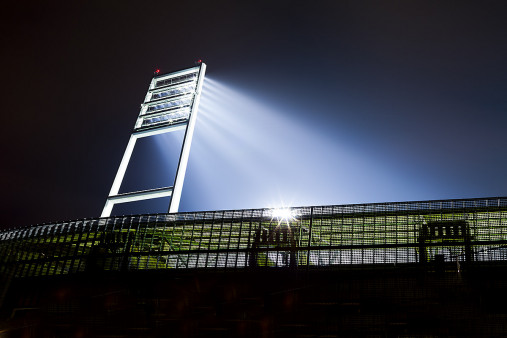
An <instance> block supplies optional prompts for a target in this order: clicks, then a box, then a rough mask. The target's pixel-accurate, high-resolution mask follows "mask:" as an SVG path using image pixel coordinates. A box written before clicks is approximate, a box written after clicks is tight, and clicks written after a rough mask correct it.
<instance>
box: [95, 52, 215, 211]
mask: <svg viewBox="0 0 507 338" xmlns="http://www.w3.org/2000/svg"><path fill="white" fill-rule="evenodd" d="M205 72H206V64H205V63H202V62H199V65H198V66H196V67H192V68H189V69H184V70H181V71H178V72H174V73H169V74H163V75H158V73H156V74H157V75H156V76H155V77H153V79H152V80H151V83H150V87H149V89H148V93H147V94H146V97H145V100H144V103H143V104H142V105H141V111H140V113H139V117H138V118H137V121H136V124H135V127H134V130H133V132H132V134H131V135H130V139H129V142H128V144H127V148H126V149H125V153H124V154H123V158H122V160H121V162H120V166H119V168H118V171H117V173H116V176H115V178H114V181H113V185H112V187H111V190H110V191H109V195H108V197H107V199H106V204H105V205H104V209H103V210H102V214H101V217H109V216H110V215H111V212H112V210H113V207H114V205H115V204H120V203H128V202H135V201H142V200H148V199H154V198H161V197H169V196H170V197H171V201H170V203H169V209H168V211H169V212H170V213H175V212H178V208H179V204H180V199H181V192H182V189H183V181H184V180H185V172H186V170H187V164H188V157H189V155H190V146H191V144H192V137H193V135H194V127H195V123H196V119H197V112H198V108H199V101H200V97H201V90H202V85H203V82H204V74H205ZM178 130H185V136H184V138H183V144H182V147H181V153H180V158H179V161H178V169H177V171H176V175H175V179H174V184H173V186H171V187H160V188H155V189H149V190H141V191H133V192H127V193H121V194H120V193H119V191H120V186H121V183H122V182H123V178H124V177H125V172H126V171H127V167H128V164H129V162H130V158H131V156H132V152H133V151H134V146H135V144H136V141H137V139H138V138H142V137H150V136H154V135H159V134H164V133H169V132H174V131H178Z"/></svg>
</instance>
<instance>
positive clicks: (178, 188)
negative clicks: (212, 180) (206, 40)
mask: <svg viewBox="0 0 507 338" xmlns="http://www.w3.org/2000/svg"><path fill="white" fill-rule="evenodd" d="M205 72H206V64H204V63H201V68H200V69H199V78H198V80H197V89H196V91H195V96H194V102H193V104H192V111H191V112H190V118H189V120H188V125H187V129H186V131H185V138H184V139H183V146H182V149H181V155H180V161H179V163H178V169H177V171H176V177H175V179H174V185H173V192H172V196H171V202H170V203H169V210H168V211H169V213H175V212H178V209H179V206H180V199H181V192H182V190H183V181H184V180H185V173H186V171H187V164H188V157H189V155H190V146H191V144H192V137H193V136H194V127H195V122H196V120H197V110H198V108H199V101H200V99H201V90H202V84H203V82H204V74H205Z"/></svg>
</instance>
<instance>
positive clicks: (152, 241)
mask: <svg viewBox="0 0 507 338" xmlns="http://www.w3.org/2000/svg"><path fill="white" fill-rule="evenodd" d="M292 213H293V215H294V217H292V218H290V219H278V218H276V217H273V216H272V215H273V213H272V212H271V210H269V209H250V210H231V211H210V212H195V213H179V214H157V215H134V216H123V217H110V218H99V219H85V220H76V221H69V222H62V223H54V224H43V225H37V226H32V227H27V228H22V229H13V230H7V231H3V232H1V233H0V253H1V256H0V272H2V273H14V274H15V275H16V276H18V277H30V276H45V275H65V274H71V273H79V272H86V271H102V270H112V271H125V270H145V269H150V270H153V269H159V270H160V269H196V268H211V269H217V268H218V269H239V268H241V269H245V268H259V267H279V268H283V267H290V268H298V267H325V266H340V265H361V264H413V263H418V264H425V263H427V262H431V261H435V260H440V261H444V262H456V261H457V262H465V261H466V262H472V261H479V262H483V261H501V260H503V261H504V260H507V198H486V199H473V200H445V201H423V202H405V203H377V204H361V205H339V206H316V207H301V208H293V209H292Z"/></svg>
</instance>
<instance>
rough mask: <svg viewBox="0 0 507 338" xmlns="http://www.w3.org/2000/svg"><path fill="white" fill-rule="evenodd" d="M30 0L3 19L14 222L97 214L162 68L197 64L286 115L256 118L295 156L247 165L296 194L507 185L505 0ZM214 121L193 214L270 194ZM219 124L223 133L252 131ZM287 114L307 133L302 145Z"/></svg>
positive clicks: (415, 196)
mask: <svg viewBox="0 0 507 338" xmlns="http://www.w3.org/2000/svg"><path fill="white" fill-rule="evenodd" d="M16 6H17V7H12V6H11V7H9V8H7V7H4V8H3V10H2V11H1V12H2V14H0V16H1V21H2V22H1V25H2V37H1V39H2V54H1V58H2V62H1V66H2V77H1V81H2V96H3V99H2V101H3V113H2V116H3V117H4V118H3V123H2V159H3V160H2V166H1V177H2V190H3V194H2V196H3V197H2V201H3V203H2V211H3V212H2V214H1V218H2V219H1V221H0V227H3V228H8V227H14V226H24V225H29V224H36V223H42V222H49V221H57V220H67V219H76V218H84V217H96V216H98V215H99V214H100V211H101V209H102V206H103V204H104V201H105V197H106V196H107V193H108V191H109V189H110V187H111V184H112V180H113V178H114V174H115V172H116V170H117V167H118V164H119V162H120V159H121V156H122V154H123V151H124V149H125V146H126V143H127V141H128V137H129V134H130V132H131V130H132V127H133V125H134V122H135V119H136V117H137V115H138V113H139V110H138V109H139V104H140V103H141V102H142V101H143V99H144V95H145V93H146V90H147V87H148V84H149V81H150V80H151V76H152V72H153V70H154V69H155V68H161V70H162V71H163V72H169V71H173V70H178V69H181V68H185V67H188V66H192V65H193V62H194V60H196V59H200V58H202V59H203V60H204V61H205V62H206V63H207V65H208V72H207V75H209V76H210V78H212V79H214V80H215V81H217V82H218V83H220V84H222V85H224V86H227V88H232V89H233V90H234V91H235V92H236V93H241V94H242V95H245V96H246V97H249V98H250V99H251V100H254V101H253V102H259V103H262V105H263V106H266V107H270V108H269V109H271V110H272V111H273V114H272V115H273V120H272V121H273V122H271V123H270V122H269V118H268V117H266V116H269V114H268V115H267V113H263V114H262V115H259V119H258V120H257V121H259V122H258V123H257V124H255V123H250V122H251V121H249V120H248V119H246V120H245V123H244V125H248V128H250V129H251V133H252V135H253V136H252V137H257V136H258V135H263V134H262V133H266V135H267V133H269V136H266V139H265V142H270V148H271V149H278V150H279V151H280V152H281V153H282V155H281V156H282V157H283V154H287V159H286V160H284V162H283V164H280V163H281V162H277V161H274V162H272V163H269V161H268V160H266V158H270V157H269V156H267V155H266V154H265V153H263V152H262V150H261V151H259V153H258V155H256V154H255V153H251V155H249V157H248V158H246V160H245V161H246V162H248V163H257V164H258V165H259V166H260V167H259V168H258V170H256V172H263V173H264V174H263V175H267V176H269V175H271V176H270V178H269V179H267V181H268V182H271V183H272V181H273V180H274V179H273V177H280V180H281V181H283V184H280V187H277V188H278V189H282V190H283V189H284V188H283V187H284V186H288V185H291V186H296V185H297V186H301V187H303V188H301V189H302V190H300V191H299V193H300V195H298V196H301V195H302V196H304V198H300V197H299V198H295V199H294V201H293V202H294V203H295V204H296V205H302V204H306V205H318V204H342V203H362V202H365V203H366V202H381V201H403V200H425V199H445V198H469V197H490V196H505V195H506V193H507V179H506V174H505V173H507V155H506V146H507V132H506V131H507V96H506V92H507V67H506V60H507V11H506V8H507V6H506V5H505V1H496V2H495V1H480V2H479V1H476V2H463V1H438V2H437V1H431V2H430V1H372V2H363V1H349V2H339V1H313V2H311V1H305V2H303V1H244V2H241V1H230V2H222V1H202V2H201V1H185V2H183V1H181V2H169V1H165V2H151V1H142V2H141V1H138V2H128V1H98V2H82V3H81V4H78V2H70V1H69V2H61V3H57V2H50V4H42V2H33V3H30V2H20V3H19V5H16ZM231 95H232V94H231ZM231 101H234V98H232V97H231ZM236 101H237V100H236ZM251 109H252V110H253V111H252V114H249V115H248V116H246V115H245V116H246V117H248V118H251V116H252V115H256V114H257V112H256V111H255V109H253V108H251ZM271 110H270V111H271ZM223 114H225V113H223ZM223 114H222V115H223ZM238 114H239V113H238ZM238 116H241V114H239V115H238ZM261 116H262V118H264V119H266V120H265V121H264V120H263V121H264V122H262V121H261V120H262V119H261V118H260V117H261ZM222 117H223V116H222ZM224 120H225V119H224ZM202 121H203V120H199V121H198V125H197V127H196V135H197V134H198V133H199V130H201V134H200V136H199V137H200V139H198V140H196V142H197V144H196V149H197V150H195V149H194V148H193V149H192V154H193V156H194V157H196V156H198V155H199V154H200V152H199V151H200V150H199V149H200V148H199V147H201V148H202V149H204V150H202V149H201V151H203V152H202V154H203V155H202V156H200V157H201V158H203V156H208V157H207V159H208V161H207V162H206V165H204V166H203V165H201V166H200V167H199V168H196V167H197V166H198V165H197V164H194V166H193V168H192V163H193V161H192V157H191V160H190V164H189V173H188V175H187V178H186V181H185V188H186V190H184V194H183V198H182V208H181V209H182V210H183V211H192V210H210V209H214V208H217V209H233V208H250V207H252V208H253V207H264V206H268V205H267V204H266V203H268V202H266V203H265V204H263V201H262V199H260V198H259V196H260V195H261V194H262V191H261V190H255V189H256V188H255V187H256V186H259V184H257V181H256V180H259V181H261V178H259V177H254V176H255V175H253V176H252V175H251V174H249V175H250V176H249V175H246V174H245V175H243V176H241V173H238V172H237V171H238V170H237V169H238V168H240V167H235V166H234V165H229V163H228V162H227V154H232V153H233V152H234V151H237V152H238V155H237V156H236V155H234V156H232V155H230V156H229V157H230V158H229V160H230V159H231V158H239V157H238V156H244V154H243V155H241V154H240V152H241V150H240V149H242V148H237V149H236V148H231V147H232V146H229V148H223V147H222V148H221V149H215V150H213V149H212V148H210V147H208V148H203V147H202V146H200V145H199V144H200V143H199V142H201V144H203V145H205V144H207V145H210V144H211V145H212V144H213V142H214V140H213V137H211V136H209V135H211V134H206V132H204V131H202V130H204V128H205V126H204V122H202ZM238 121H239V124H241V119H239V120H238ZM266 121H268V122H266ZM280 121H289V122H288V123H285V124H284V123H283V122H280ZM219 122H220V121H219ZM222 122H223V123H222ZM222 122H220V123H222V125H221V127H222V129H220V128H219V127H220V126H219V127H217V128H218V129H214V131H213V130H212V132H214V133H215V134H214V135H215V137H226V143H228V144H241V142H235V141H234V138H235V137H236V138H238V139H239V140H242V141H245V142H246V141H247V139H246V136H243V135H245V134H246V132H245V130H247V129H245V130H242V131H239V130H238V131H236V130H237V129H233V128H232V127H231V128H227V122H225V121H222ZM199 123H201V124H202V126H201V127H200V126H199ZM231 123H232V122H231ZM209 125H211V123H210V124H209ZM284 125H288V126H287V127H286V128H287V130H285V129H284V127H283V126H284ZM290 126H293V127H294V128H296V129H297V128H298V127H300V126H302V127H304V129H298V133H299V134H298V135H297V138H295V139H291V137H295V136H294V134H295V132H293V131H291V130H293V129H290V128H291V127H290ZM200 128H201V129H200ZM244 128H246V127H245V126H243V129H244ZM256 128H257V129H256ZM289 129H290V130H289ZM220 130H223V133H222V134H220V135H218V136H216V133H217V131H220ZM305 130H308V133H306V132H305ZM210 133H211V132H210ZM235 133H236V134H235ZM256 133H257V134H256ZM206 137H208V139H206ZM305 137H306V139H305ZM227 138H228V139H227ZM227 140H228V141H230V142H227ZM298 140H299V141H298ZM319 142H320V143H319ZM291 145H293V147H292V148H291ZM305 145H306V146H305ZM224 149H225V150H224ZM339 149H342V150H343V149H346V151H345V150H343V151H344V152H346V153H347V154H348V155H347V156H349V157H348V158H349V159H351V158H356V157H357V158H356V160H355V161H356V162H354V161H352V160H351V161H345V160H344V158H345V157H341V156H340V155H339V154H340V152H339V151H338V150H339ZM194 150H195V152H194ZM214 151H215V152H216V154H215V153H214ZM220 151H222V152H223V153H222V154H221V153H220ZM244 152H248V150H244ZM224 153H225V154H224ZM249 154H250V152H249ZM263 154H264V155H265V156H264V155H263ZM288 154H290V156H289V155H288ZM215 155H216V156H215ZM263 156H264V157H263ZM344 156H345V155H344ZM354 156H356V157H354ZM214 160H215V161H214ZM194 162H197V160H195V161H194ZM246 162H245V163H246ZM289 162H290V163H289ZM345 162H346V163H345ZM288 163H289V164H290V165H289V164H288ZM347 165H348V167H347ZM291 168H292V169H291ZM302 168H303V169H302ZM197 169H199V170H197ZM291 170H294V171H293V172H292V171H291ZM340 170H341V171H340ZM203 171H206V174H202V175H200V174H199V172H203ZM353 172H358V177H353V176H352V173H353ZM214 173H217V174H216V175H215V174H214ZM219 173H220V174H219ZM300 173H301V175H303V176H304V177H299V178H298V177H296V176H298V175H300ZM333 173H336V175H334V174H333ZM388 173H392V174H391V175H390V176H389V174H388ZM203 175H205V176H203ZM305 175H307V176H305ZM203 177H204V178H205V179H204V178H203ZM313 177H320V180H317V179H315V178H313ZM203 181H206V182H209V181H213V184H211V183H208V184H202V182H203ZM326 181H327V183H326ZM271 183H270V187H271V188H272V186H273V184H271ZM254 185H255V186H254ZM305 186H306V188H304V187H305ZM185 188H184V189H185ZM326 189H327V190H326ZM333 189H336V190H333ZM275 190H276V189H275ZM265 191H266V195H269V194H271V192H272V191H271V190H270V188H266V190H265ZM273 191H274V190H273ZM333 191H337V192H336V194H333ZM242 195H245V198H242V197H241V196H242ZM247 195H248V196H247ZM281 195H283V196H284V198H288V197H287V195H284V193H283V191H282V193H281ZM254 197H255V198H254ZM268 199H269V198H268V197H266V201H268Z"/></svg>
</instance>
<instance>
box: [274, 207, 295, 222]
mask: <svg viewBox="0 0 507 338" xmlns="http://www.w3.org/2000/svg"><path fill="white" fill-rule="evenodd" d="M296 217H297V212H296V211H295V210H292V209H290V208H276V209H271V220H273V219H275V218H276V219H277V220H278V225H280V224H281V223H282V222H284V223H287V226H289V222H290V221H293V220H295V219H296Z"/></svg>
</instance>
